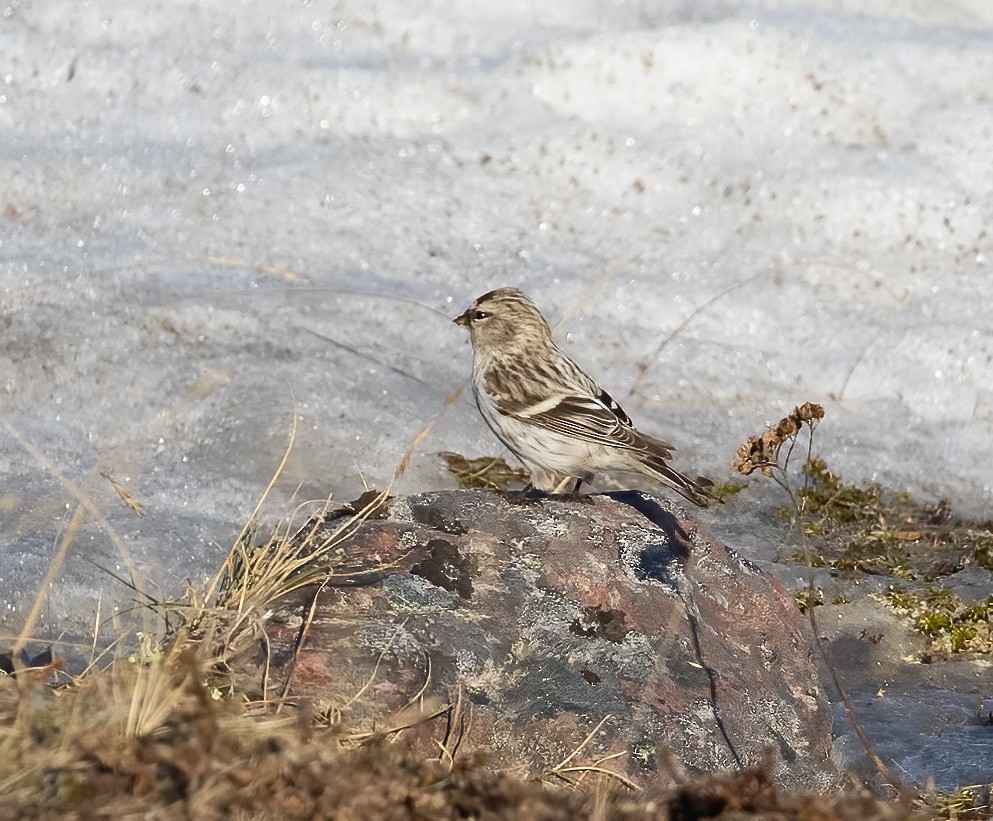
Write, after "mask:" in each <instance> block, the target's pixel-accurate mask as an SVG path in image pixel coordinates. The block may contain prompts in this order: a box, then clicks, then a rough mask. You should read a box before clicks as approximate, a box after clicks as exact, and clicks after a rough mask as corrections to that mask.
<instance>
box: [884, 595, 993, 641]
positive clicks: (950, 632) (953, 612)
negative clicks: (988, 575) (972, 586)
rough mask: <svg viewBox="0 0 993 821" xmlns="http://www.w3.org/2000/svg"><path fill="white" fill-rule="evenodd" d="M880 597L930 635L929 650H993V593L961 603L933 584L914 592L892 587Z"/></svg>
mask: <svg viewBox="0 0 993 821" xmlns="http://www.w3.org/2000/svg"><path fill="white" fill-rule="evenodd" d="M883 599H884V600H885V601H886V602H887V604H889V605H890V606H891V607H892V608H893V609H894V610H895V611H896V612H897V613H899V614H900V615H902V616H906V617H907V618H908V619H909V620H910V623H911V624H912V625H913V627H914V629H915V630H917V631H918V632H920V633H923V634H924V635H926V636H928V637H929V638H930V639H931V644H930V646H929V651H930V652H932V653H934V652H937V653H949V654H954V653H983V654H990V653H993V596H990V597H989V598H987V599H984V600H983V601H979V602H973V603H972V604H963V603H962V600H961V599H960V598H959V597H958V596H956V595H955V593H953V592H952V591H951V590H949V589H948V588H946V587H941V586H938V585H934V586H932V587H929V588H927V589H926V590H923V591H921V592H918V593H915V592H911V591H909V590H907V589H906V588H904V587H899V586H898V587H893V588H892V589H890V590H888V591H887V592H886V593H885V594H884V596H883Z"/></svg>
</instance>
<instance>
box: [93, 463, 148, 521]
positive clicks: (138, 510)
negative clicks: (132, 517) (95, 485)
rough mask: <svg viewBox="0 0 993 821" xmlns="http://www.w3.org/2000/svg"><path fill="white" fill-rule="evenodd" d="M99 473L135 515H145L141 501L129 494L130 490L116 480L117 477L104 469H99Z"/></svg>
mask: <svg viewBox="0 0 993 821" xmlns="http://www.w3.org/2000/svg"><path fill="white" fill-rule="evenodd" d="M100 475H101V476H102V477H103V478H104V479H106V480H107V481H108V482H110V486H111V487H112V488H114V490H115V491H116V492H117V495H118V496H120V497H121V501H122V502H124V504H126V505H127V506H128V507H129V508H130V509H131V510H132V511H134V513H135V514H136V515H138V516H144V515H145V508H144V507H142V505H141V502H139V501H138V500H137V499H135V497H134V496H133V495H132V494H131V491H130V490H128V489H127V488H126V487H124V485H122V484H121V483H120V482H118V481H117V479H115V478H114V477H113V476H111V475H110V474H109V473H107V472H106V471H104V470H101V471H100Z"/></svg>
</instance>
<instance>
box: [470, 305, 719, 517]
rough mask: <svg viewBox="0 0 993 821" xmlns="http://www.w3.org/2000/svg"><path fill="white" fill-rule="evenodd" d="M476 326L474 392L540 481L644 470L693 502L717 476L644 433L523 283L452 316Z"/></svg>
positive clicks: (545, 486)
mask: <svg viewBox="0 0 993 821" xmlns="http://www.w3.org/2000/svg"><path fill="white" fill-rule="evenodd" d="M454 321H455V322H456V323H457V324H458V325H461V326H463V327H466V328H468V329H469V336H470V339H471V340H472V351H473V365H472V373H473V392H474V394H475V396H476V404H477V405H478V407H479V410H480V413H482V415H483V418H484V419H485V420H486V423H487V424H488V425H489V426H490V429H491V430H492V431H493V432H494V433H495V434H496V435H497V437H498V438H499V439H500V441H501V442H503V443H504V445H506V446H507V447H508V448H509V449H510V450H511V452H512V453H514V455H515V456H517V458H518V459H520V460H521V461H522V462H523V463H524V464H525V465H526V466H527V467H528V469H529V470H530V471H531V482H532V484H533V485H534V486H535V487H536V488H538V489H539V490H544V491H547V492H559V491H561V490H562V489H563V488H564V486H565V485H566V484H569V483H570V481H569V480H576V482H577V487H578V484H579V483H581V482H584V481H586V482H588V481H590V480H592V479H593V477H594V475H595V474H597V473H598V472H600V471H627V472H636V473H641V474H646V475H648V476H651V477H653V478H655V479H656V480H659V481H661V482H663V483H664V484H666V485H668V486H669V487H671V488H672V489H674V490H675V491H677V492H678V493H680V494H681V495H682V496H684V497H685V498H687V499H689V500H690V501H691V502H693V503H694V504H697V505H700V506H706V505H707V504H708V502H710V501H711V500H712V498H713V497H712V495H711V493H710V491H709V489H708V488H709V486H710V483H709V482H708V481H707V480H705V479H690V478H689V477H687V476H684V475H683V474H682V473H680V472H679V471H677V470H675V469H673V468H672V467H670V466H669V465H668V463H667V460H668V459H669V458H671V456H672V449H673V448H672V445H670V444H668V443H666V442H663V441H661V440H659V439H654V438H653V437H651V436H648V435H646V434H644V433H641V432H640V431H639V430H637V429H636V428H635V427H634V424H633V423H632V422H631V419H630V417H629V416H628V415H627V414H626V413H625V412H624V410H623V408H621V406H620V405H619V404H618V403H617V402H615V401H614V399H613V398H612V397H611V396H610V394H608V393H607V392H606V391H605V390H604V389H603V388H601V387H600V386H599V385H597V383H596V382H595V381H594V380H593V379H592V378H591V377H590V376H589V375H588V374H587V373H586V372H585V371H584V370H583V369H582V368H580V367H579V365H577V364H576V363H575V362H573V361H572V359H570V358H569V357H568V356H567V355H566V354H565V353H563V351H562V350H561V349H560V348H559V347H558V345H556V344H555V341H554V340H553V339H552V331H551V329H550V328H549V327H548V323H547V322H546V321H545V318H544V317H543V316H542V315H541V312H540V311H539V310H538V308H537V307H536V306H535V304H534V303H533V302H532V301H531V300H530V299H529V298H528V297H527V296H526V295H525V294H523V293H522V292H521V291H519V290H517V289H516V288H500V289H498V290H496V291H490V292H489V293H487V294H483V296H481V297H479V299H477V300H476V301H475V302H474V303H473V304H472V305H471V306H470V307H469V308H468V309H467V310H466V311H465V312H464V313H463V314H462V315H461V316H459V317H457V318H456V319H455V320H454Z"/></svg>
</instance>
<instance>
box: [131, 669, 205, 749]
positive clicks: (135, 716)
mask: <svg viewBox="0 0 993 821" xmlns="http://www.w3.org/2000/svg"><path fill="white" fill-rule="evenodd" d="M176 652H177V651H176V650H173V651H172V652H171V653H170V654H169V655H168V656H156V657H154V658H152V659H151V660H150V661H148V662H147V663H142V662H141V661H140V660H139V661H138V662H137V671H136V675H135V679H134V683H133V685H132V689H131V699H130V703H129V707H128V714H127V718H126V720H125V723H124V735H125V737H126V738H139V737H142V736H147V735H150V734H152V733H153V732H155V731H156V730H157V729H159V728H160V727H161V726H162V725H163V724H164V723H165V722H166V721H167V720H168V719H169V717H170V716H171V715H172V714H173V713H174V712H175V710H176V708H177V706H179V704H180V703H181V702H182V701H183V699H184V698H185V697H186V692H187V690H188V687H189V683H190V675H191V673H190V671H188V670H187V671H185V672H184V674H182V675H177V671H176V669H175V668H176V663H175V662H176V658H175V654H176Z"/></svg>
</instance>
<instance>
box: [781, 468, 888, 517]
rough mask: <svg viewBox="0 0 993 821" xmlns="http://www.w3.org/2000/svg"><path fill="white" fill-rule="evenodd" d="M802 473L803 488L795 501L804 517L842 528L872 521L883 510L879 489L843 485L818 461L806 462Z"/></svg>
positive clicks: (838, 478)
mask: <svg viewBox="0 0 993 821" xmlns="http://www.w3.org/2000/svg"><path fill="white" fill-rule="evenodd" d="M802 470H803V476H804V486H803V487H802V488H800V489H799V490H798V491H797V497H798V498H799V499H800V500H801V502H802V505H803V512H804V514H805V515H806V516H810V517H819V518H820V519H822V520H828V521H832V522H835V523H844V524H850V523H853V522H864V521H875V520H876V518H877V517H878V514H879V511H880V509H881V508H882V499H881V495H882V488H881V487H880V486H879V485H878V484H875V483H871V484H868V485H866V486H865V487H859V486H857V485H849V484H846V483H844V482H842V481H841V478H840V477H839V476H838V475H837V474H836V473H832V472H831V471H830V470H828V466H827V463H826V462H825V461H824V460H823V459H821V458H819V457H812V458H810V459H808V460H807V461H806V462H805V463H804V465H803V468H802Z"/></svg>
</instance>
